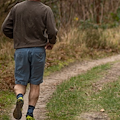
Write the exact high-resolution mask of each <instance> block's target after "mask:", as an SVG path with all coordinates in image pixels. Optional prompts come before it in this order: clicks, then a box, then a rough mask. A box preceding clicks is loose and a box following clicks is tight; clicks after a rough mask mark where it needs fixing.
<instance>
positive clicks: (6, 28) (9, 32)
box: [1, 9, 13, 39]
mask: <svg viewBox="0 0 120 120" xmlns="http://www.w3.org/2000/svg"><path fill="white" fill-rule="evenodd" d="M1 29H2V32H3V33H4V34H5V35H6V36H7V37H9V38H11V39H12V38H13V9H11V11H10V12H9V14H8V15H7V17H6V19H5V20H4V22H3V24H2V28H1Z"/></svg>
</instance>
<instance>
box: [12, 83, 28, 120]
mask: <svg viewBox="0 0 120 120" xmlns="http://www.w3.org/2000/svg"><path fill="white" fill-rule="evenodd" d="M14 91H15V93H16V96H17V102H16V107H15V109H14V111H13V116H14V118H15V119H21V117H22V107H23V104H24V100H23V95H24V94H25V92H26V86H24V85H20V84H16V85H15V87H14Z"/></svg>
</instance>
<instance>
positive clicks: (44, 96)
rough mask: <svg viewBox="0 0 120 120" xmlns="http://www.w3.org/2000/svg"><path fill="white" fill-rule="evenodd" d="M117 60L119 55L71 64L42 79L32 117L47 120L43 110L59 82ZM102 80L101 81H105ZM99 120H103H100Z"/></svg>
mask: <svg viewBox="0 0 120 120" xmlns="http://www.w3.org/2000/svg"><path fill="white" fill-rule="evenodd" d="M119 60H120V55H116V56H112V57H108V58H104V59H99V60H92V61H89V62H82V63H76V64H73V65H71V66H69V67H66V68H65V69H63V70H61V71H60V72H56V73H54V74H52V75H50V76H49V77H46V78H44V83H43V84H41V91H40V97H39V100H38V103H37V106H36V109H35V111H34V116H35V118H36V120H45V119H46V118H47V117H46V116H45V114H46V112H47V111H46V109H45V108H46V103H47V101H48V100H49V98H50V97H51V95H52V94H53V92H54V91H55V89H56V86H57V85H59V84H60V83H61V82H63V81H65V80H67V79H69V78H71V77H73V76H77V75H79V74H82V73H84V72H86V71H87V70H90V69H91V68H93V67H95V66H98V65H101V64H105V63H108V62H114V61H119ZM119 65H120V64H119ZM116 67H117V68H118V69H119V66H118V65H116ZM116 67H115V69H116ZM115 69H114V70H113V71H114V72H113V76H114V74H115V73H116V72H115ZM110 74H111V73H110ZM117 74H119V75H120V69H119V72H117ZM115 76H116V75H115ZM104 79H105V78H104ZM104 79H103V81H105V80H104ZM109 80H110V79H109ZM101 83H102V82H101ZM96 85H99V87H98V88H100V87H102V86H100V83H96ZM96 90H97V89H96ZM28 92H29V90H28V91H27V93H26V95H25V96H24V101H25V104H24V107H23V117H22V119H21V120H25V114H26V111H27V106H28V105H27V101H28V99H27V96H28ZM12 111H13V110H12ZM12 111H11V112H12ZM11 114H12V113H11ZM11 116H12V115H11ZM11 120H14V118H12V119H11ZM101 120H104V119H101Z"/></svg>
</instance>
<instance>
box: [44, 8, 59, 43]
mask: <svg viewBox="0 0 120 120" xmlns="http://www.w3.org/2000/svg"><path fill="white" fill-rule="evenodd" d="M46 29H47V34H48V39H49V43H51V44H55V43H56V36H57V29H56V25H55V20H54V15H53V12H52V10H51V8H50V7H48V11H47V15H46Z"/></svg>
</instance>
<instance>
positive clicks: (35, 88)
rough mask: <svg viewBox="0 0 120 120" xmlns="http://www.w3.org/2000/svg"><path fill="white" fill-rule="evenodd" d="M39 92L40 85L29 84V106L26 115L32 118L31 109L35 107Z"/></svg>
mask: <svg viewBox="0 0 120 120" xmlns="http://www.w3.org/2000/svg"><path fill="white" fill-rule="evenodd" d="M39 92H40V85H33V84H30V92H29V103H28V104H29V106H28V111H27V114H26V117H32V118H33V111H34V109H35V106H36V103H37V101H38V98H39Z"/></svg>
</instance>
